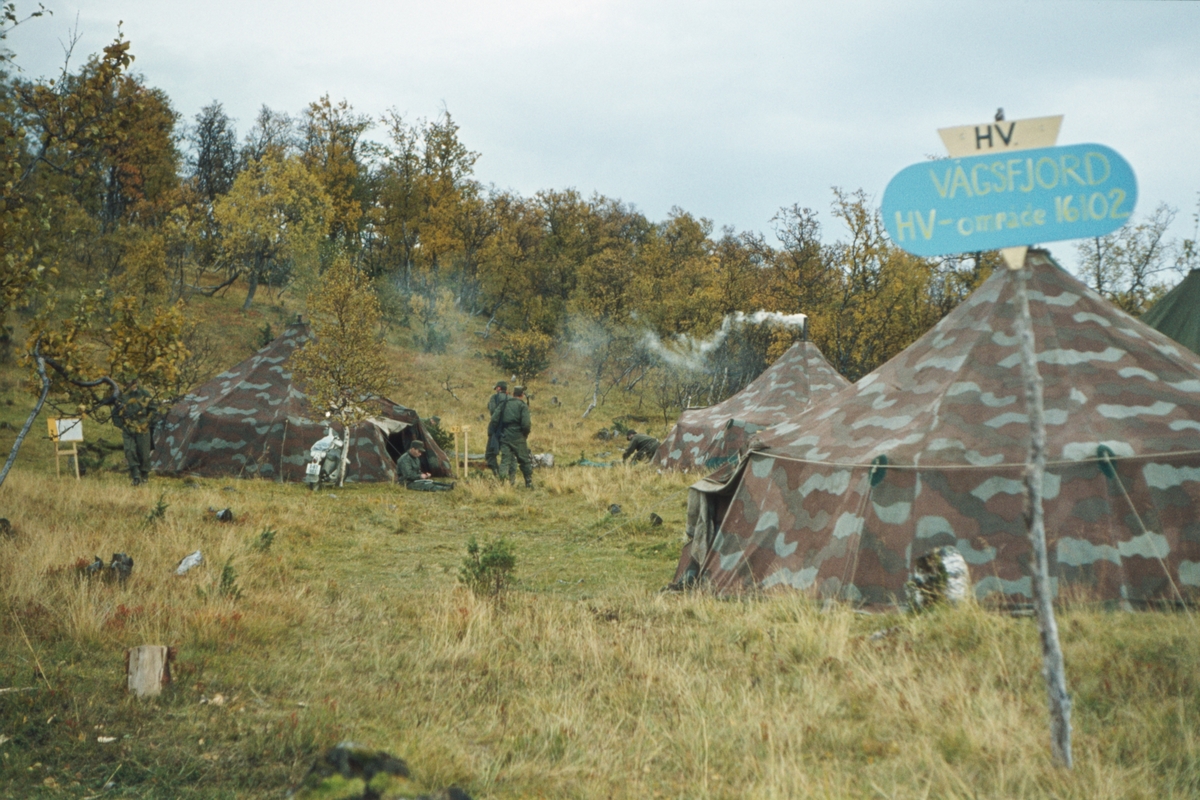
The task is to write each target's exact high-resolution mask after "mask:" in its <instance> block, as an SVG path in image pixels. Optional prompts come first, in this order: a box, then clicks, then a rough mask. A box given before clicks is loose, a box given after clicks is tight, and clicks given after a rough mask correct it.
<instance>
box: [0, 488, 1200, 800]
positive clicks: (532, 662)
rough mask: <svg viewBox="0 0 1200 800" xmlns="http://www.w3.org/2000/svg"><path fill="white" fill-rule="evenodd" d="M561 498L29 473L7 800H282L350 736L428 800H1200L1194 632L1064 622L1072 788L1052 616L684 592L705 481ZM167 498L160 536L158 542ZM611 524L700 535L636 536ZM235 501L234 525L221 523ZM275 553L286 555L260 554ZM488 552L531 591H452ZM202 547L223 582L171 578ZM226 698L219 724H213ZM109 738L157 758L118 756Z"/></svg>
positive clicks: (10, 544)
mask: <svg viewBox="0 0 1200 800" xmlns="http://www.w3.org/2000/svg"><path fill="white" fill-rule="evenodd" d="M541 482H542V483H543V484H544V485H545V486H548V487H553V488H542V489H538V490H535V491H534V492H526V491H525V490H523V489H514V488H510V487H507V486H497V485H495V484H492V483H490V482H482V481H481V482H477V483H471V484H468V485H467V486H465V487H464V491H460V492H456V493H452V494H450V495H427V494H418V493H405V492H402V491H397V490H395V489H393V488H390V487H354V488H349V489H347V490H342V491H334V492H328V493H326V492H323V493H320V494H315V495H314V494H312V493H310V492H307V491H305V490H304V489H301V488H300V487H297V486H280V485H277V484H271V483H263V482H222V481H200V482H198V484H196V485H194V486H188V485H185V484H183V483H182V482H175V481H165V480H156V481H155V482H154V484H153V485H152V487H151V488H150V490H149V491H147V490H145V489H133V488H130V487H126V486H124V485H123V484H122V483H121V482H120V481H118V480H116V479H109V478H99V479H95V480H93V481H88V482H84V483H83V484H79V485H77V484H75V483H74V482H73V481H66V480H64V481H62V482H58V481H55V480H54V479H53V478H50V477H43V476H38V475H31V474H27V473H21V472H18V473H15V474H14V475H13V476H12V477H11V478H10V481H9V483H8V484H6V485H5V487H4V488H3V490H2V494H0V497H2V498H3V502H4V506H5V508H6V509H7V510H8V511H7V513H8V514H9V516H10V518H11V519H13V520H14V522H15V523H16V525H17V528H18V536H17V537H16V538H15V539H13V540H6V541H3V542H0V560H2V562H3V563H4V564H5V565H6V569H5V571H4V573H3V576H2V577H0V598H2V602H3V607H2V609H0V610H2V612H3V621H2V623H0V631H2V634H0V635H2V638H0V648H2V652H3V654H4V658H3V663H4V665H5V666H4V669H3V673H2V675H0V677H2V678H3V684H4V686H15V687H18V688H31V689H32V690H31V691H27V692H21V693H10V694H5V695H0V709H3V711H4V714H3V715H2V717H0V719H2V720H3V722H2V723H0V724H2V726H3V727H2V728H0V733H3V734H4V735H5V736H6V737H8V738H9V741H7V742H6V743H5V744H4V745H0V752H2V753H3V755H2V756H0V758H2V759H3V764H4V770H5V771H4V774H3V778H0V792H2V793H5V794H6V796H13V797H20V796H26V795H27V793H29V792H32V791H34V790H35V789H38V790H44V789H45V781H46V780H47V779H51V780H52V781H53V782H54V784H55V785H57V786H58V787H59V789H60V791H61V792H63V793H65V795H64V796H67V795H75V796H85V795H89V794H92V793H94V792H95V790H96V789H98V788H99V786H100V785H102V784H103V782H104V780H106V779H107V777H108V774H109V773H111V772H112V771H113V770H115V769H116V768H117V766H118V765H120V766H121V769H120V771H119V773H118V780H117V783H118V785H119V787H120V788H121V791H123V792H124V793H125V796H132V797H176V796H197V797H218V796H238V797H259V796H261V797H278V796H280V795H281V794H282V789H283V787H285V786H286V785H288V784H290V783H293V782H295V781H297V780H298V779H299V778H300V777H301V776H302V775H303V773H304V771H305V770H306V768H307V766H308V764H309V763H311V761H312V759H313V758H315V757H316V755H317V754H318V753H319V752H320V751H321V749H322V748H323V747H325V746H328V745H330V744H332V743H334V742H336V741H338V740H340V739H343V738H353V739H355V740H359V741H363V742H367V743H369V744H371V745H373V746H377V747H381V748H385V749H388V750H390V751H392V752H395V753H397V754H400V755H402V756H404V757H405V758H407V759H408V760H409V761H410V763H411V764H412V765H413V767H414V769H415V772H416V774H417V777H418V779H419V781H420V782H422V783H424V784H426V785H429V786H435V785H445V784H449V783H458V784H460V785H463V786H465V787H467V788H468V789H469V790H470V791H471V792H472V793H473V794H474V795H476V796H479V797H496V798H506V797H580V798H592V797H597V798H598V797H656V796H658V797H680V798H683V797H687V798H691V797H713V798H718V797H729V798H734V797H764V798H785V797H788V798H790V797H810V796H811V797H830V798H836V797H920V796H929V797H996V798H1009V797H1046V796H1057V797H1078V798H1094V797H1112V798H1126V797H1163V796H1175V797H1188V796H1195V793H1196V792H1197V790H1198V788H1200V783H1198V781H1200V769H1198V768H1200V752H1198V751H1197V736H1196V733H1197V726H1198V724H1200V703H1198V698H1200V692H1198V690H1197V686H1196V678H1195V675H1196V666H1197V655H1198V653H1200V646H1198V645H1197V639H1196V636H1195V632H1196V631H1195V622H1194V620H1193V619H1192V618H1191V617H1189V616H1187V615H1179V614H1157V613H1149V614H1136V615H1128V614H1112V613H1103V612H1098V611H1094V610H1088V609H1071V610H1067V611H1066V612H1065V613H1064V615H1063V619H1062V627H1063V632H1064V645H1065V649H1066V653H1067V665H1068V671H1069V673H1068V674H1069V676H1070V679H1071V687H1072V691H1073V692H1074V695H1075V700H1076V716H1075V720H1076V739H1075V742H1076V757H1077V764H1078V766H1077V768H1076V769H1075V771H1074V772H1071V773H1067V772H1064V771H1062V770H1059V769H1057V768H1055V767H1054V766H1053V765H1052V764H1051V762H1050V758H1049V754H1048V735H1047V730H1046V714H1045V709H1044V702H1043V690H1042V682H1041V678H1040V675H1039V672H1038V669H1039V661H1038V658H1037V643H1036V631H1035V628H1034V626H1033V624H1032V623H1031V622H1030V621H1029V620H1017V619H1009V618H1006V617H1002V616H998V615H995V614H992V613H989V612H985V611H982V610H980V609H977V608H965V609H960V610H955V611H944V612H940V613H935V614H929V615H924V616H921V617H917V618H900V617H879V616H863V615H858V614H855V613H853V612H852V611H851V610H849V609H845V608H839V609H836V610H833V611H831V612H828V613H822V612H821V611H820V610H819V608H818V607H817V606H815V605H814V604H812V603H811V602H810V601H809V600H808V599H807V598H805V597H803V596H800V595H780V596H774V597H770V598H760V599H754V600H745V601H720V600H715V599H712V598H709V597H705V596H679V595H661V594H658V593H657V592H656V591H655V590H656V589H657V588H658V587H659V586H661V585H662V584H663V583H665V582H666V581H667V580H668V579H669V577H670V572H671V570H672V567H673V560H674V558H675V556H676V555H677V552H678V550H677V543H676V541H675V540H676V537H677V536H678V530H679V527H678V525H679V522H681V518H682V496H681V495H680V494H679V488H680V487H681V486H682V485H684V484H685V481H683V480H681V479H677V478H671V477H668V478H664V477H660V476H655V475H653V474H651V473H648V472H647V471H641V472H634V471H632V470H627V469H614V470H583V469H575V470H560V471H559V472H558V474H556V475H555V476H553V477H551V478H543V480H542V481H541ZM226 486H231V487H232V488H234V489H235V490H236V491H227V490H226V489H225V488H224V487H226ZM164 491H165V501H166V502H167V503H169V508H168V509H167V511H166V514H165V518H164V519H163V520H162V521H160V522H157V523H149V522H147V521H146V516H147V514H148V512H149V511H150V509H151V508H152V507H153V505H154V504H155V501H156V500H157V498H158V496H159V494H160V493H162V492H164ZM612 498H619V499H621V500H622V501H623V502H624V503H625V504H626V506H627V507H646V508H657V509H660V510H661V511H664V512H665V513H664V516H670V517H673V518H674V520H673V521H674V522H675V524H674V525H673V526H671V527H670V528H669V529H668V530H665V531H664V529H662V528H658V529H652V528H649V527H648V526H643V525H642V524H640V522H639V521H638V520H633V521H632V522H631V524H628V525H625V526H623V527H617V525H616V520H614V519H613V518H611V517H609V516H608V515H607V514H606V512H605V511H604V506H606V503H605V501H606V500H610V499H612ZM226 505H230V506H232V507H233V509H234V511H235V514H237V519H236V521H235V522H234V523H233V524H230V525H223V524H220V523H217V522H215V521H213V520H212V519H210V518H209V517H210V515H209V514H208V512H207V509H208V508H209V507H214V508H216V507H224V506H226ZM264 529H273V530H275V531H277V533H276V535H275V537H274V540H273V542H272V544H271V545H270V547H269V548H266V549H265V550H264V549H263V548H262V546H261V542H262V536H261V534H262V531H263V530H264ZM470 534H477V535H480V536H481V537H484V538H486V537H487V536H489V535H501V534H503V535H506V536H508V537H509V538H510V540H511V541H513V542H514V544H515V547H516V550H517V554H518V559H519V564H518V570H517V578H518V582H517V585H516V587H515V589H514V590H512V591H511V592H509V593H508V594H507V596H505V597H504V598H503V599H502V601H501V602H490V601H485V600H480V599H478V598H476V597H474V596H472V595H471V594H470V593H469V592H467V591H465V590H464V589H462V588H461V587H460V586H458V584H457V581H456V572H457V568H458V565H459V563H460V562H461V559H462V556H463V554H464V550H463V544H464V541H465V539H466V537H467V536H468V535H470ZM197 548H199V549H201V550H203V552H204V553H205V558H206V562H205V564H204V565H203V566H202V567H200V568H197V569H196V570H194V571H193V572H191V573H189V574H188V575H186V576H182V577H177V576H175V575H174V574H173V572H172V571H173V568H174V566H175V564H176V562H177V561H178V560H179V558H181V557H182V556H183V555H184V554H186V553H187V552H190V551H191V550H194V549H197ZM114 551H123V552H128V553H130V554H131V555H133V556H134V558H135V560H136V562H137V563H136V566H135V569H134V575H133V578H132V579H131V580H130V582H129V583H128V585H126V586H124V587H121V586H118V585H115V584H108V583H103V582H99V581H87V580H80V579H78V578H76V577H75V575H74V574H73V572H72V570H70V569H69V567H70V565H72V564H73V563H74V562H75V561H76V560H77V559H78V558H80V557H88V556H91V555H92V554H93V553H95V554H99V555H101V557H102V558H104V559H105V560H107V559H108V558H109V557H110V556H111V553H112V552H114ZM226 565H229V567H230V568H231V569H232V570H233V573H234V577H233V578H232V580H230V579H229V578H228V577H227V579H226V582H225V587H224V589H225V591H224V592H223V591H222V572H223V568H224V567H225V566H226ZM64 567H68V569H65V570H64V569H63V568H64ZM226 574H227V576H228V573H226ZM880 630H890V633H888V634H887V635H886V636H883V637H881V638H878V639H872V638H871V634H872V633H874V632H876V631H880ZM25 637H28V640H29V641H28V644H27V643H26V641H25ZM143 643H163V644H171V645H175V646H177V647H178V648H179V656H178V661H177V663H176V667H175V671H176V675H177V678H178V680H177V682H176V683H175V684H174V685H173V686H172V687H171V688H170V689H169V690H168V692H167V693H166V694H165V695H164V696H163V697H162V698H161V699H159V700H156V701H149V702H139V701H136V700H133V699H131V698H128V697H125V696H124V695H123V694H122V693H121V691H120V682H121V657H122V652H123V651H124V649H125V648H126V647H129V646H132V645H136V644H143ZM38 663H40V664H41V668H42V670H44V678H43V677H41V676H40V675H38V674H37V672H38V670H37V669H36V664H38ZM218 694H219V695H222V696H223V698H224V699H225V702H224V704H223V705H216V704H213V703H202V702H201V701H202V699H211V698H213V697H214V696H216V695H218ZM52 716H53V717H54V719H53V721H50V722H47V720H49V719H50V718H51V717H52ZM97 726H103V727H101V728H98V727H97ZM104 733H107V734H109V735H116V736H118V737H125V736H126V735H128V736H129V737H130V738H119V739H118V742H116V743H113V744H111V745H107V746H106V745H101V744H98V743H97V738H96V737H97V736H98V735H101V734H104ZM34 763H40V765H41V766H39V767H36V768H32V769H31V767H32V765H33V764H34ZM77 775H78V776H80V777H76V776H77ZM73 783H75V784H77V785H76V786H72V784H73Z"/></svg>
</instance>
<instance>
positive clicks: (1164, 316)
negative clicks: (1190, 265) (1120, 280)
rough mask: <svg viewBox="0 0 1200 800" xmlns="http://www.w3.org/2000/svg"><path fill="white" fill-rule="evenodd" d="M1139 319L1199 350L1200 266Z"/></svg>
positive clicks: (1196, 351) (1197, 351)
mask: <svg viewBox="0 0 1200 800" xmlns="http://www.w3.org/2000/svg"><path fill="white" fill-rule="evenodd" d="M1141 320H1142V322H1144V323H1146V324H1147V325H1149V326H1150V327H1151V328H1154V330H1156V331H1158V332H1160V333H1165V334H1166V335H1167V336H1170V337H1171V338H1172V339H1174V340H1175V341H1177V342H1179V343H1180V344H1181V345H1183V346H1184V347H1186V348H1188V349H1189V350H1191V351H1192V352H1193V353H1200V269H1194V270H1192V271H1191V272H1189V273H1188V274H1187V277H1186V278H1184V279H1183V280H1182V281H1180V282H1179V285H1178V286H1176V287H1175V288H1174V289H1172V290H1171V291H1169V292H1167V293H1166V294H1165V295H1163V297H1162V299H1161V300H1159V301H1158V302H1157V303H1155V304H1154V307H1153V308H1151V309H1150V310H1149V311H1147V312H1146V313H1145V314H1142V316H1141Z"/></svg>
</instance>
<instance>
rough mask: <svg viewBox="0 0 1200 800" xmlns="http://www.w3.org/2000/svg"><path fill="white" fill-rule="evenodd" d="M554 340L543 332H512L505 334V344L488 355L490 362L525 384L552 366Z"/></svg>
mask: <svg viewBox="0 0 1200 800" xmlns="http://www.w3.org/2000/svg"><path fill="white" fill-rule="evenodd" d="M553 349H554V340H553V339H551V338H550V337H549V336H547V335H546V334H544V333H542V332H541V331H512V332H510V333H507V334H505V336H504V344H502V345H501V346H500V349H499V350H496V351H494V352H492V353H489V354H488V360H489V361H491V362H492V363H493V364H495V365H496V366H497V367H499V368H500V369H502V370H504V371H505V372H511V373H512V374H513V375H516V376H517V380H518V381H519V382H521V383H525V382H526V381H528V380H529V379H530V378H532V377H534V376H536V375H538V374H539V373H541V372H543V371H545V369H546V368H547V367H548V366H550V351H551V350H553Z"/></svg>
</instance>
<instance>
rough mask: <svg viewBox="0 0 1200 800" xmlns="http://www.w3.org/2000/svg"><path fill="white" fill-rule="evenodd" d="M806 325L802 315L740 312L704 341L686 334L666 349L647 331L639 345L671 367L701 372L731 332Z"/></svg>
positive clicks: (665, 346)
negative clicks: (765, 325)
mask: <svg viewBox="0 0 1200 800" xmlns="http://www.w3.org/2000/svg"><path fill="white" fill-rule="evenodd" d="M807 321H808V316H807V315H805V314H781V313H779V312H778V311H761V310H760V311H755V312H754V313H753V314H746V313H744V312H742V311H735V312H733V313H732V314H727V315H726V316H725V319H723V320H721V327H720V328H718V329H717V330H716V331H715V332H713V334H712V335H711V336H709V337H708V338H707V339H700V340H697V339H694V338H692V337H691V336H688V335H686V334H680V335H678V336H676V337H674V340H673V341H672V343H671V344H669V345H668V344H665V343H664V342H663V341H662V340H661V339H659V338H658V336H656V335H655V334H654V332H653V331H647V332H646V335H645V337H643V339H642V344H643V345H644V346H645V347H646V349H647V350H649V351H650V352H652V353H654V354H655V355H657V356H658V357H659V358H661V359H662V360H663V361H666V362H667V363H668V364H670V365H671V366H673V367H681V368H683V369H689V370H696V371H703V370H704V368H705V364H706V362H707V361H708V356H709V354H710V353H712V352H713V351H714V350H716V349H717V348H718V347H720V346H721V345H722V344H724V342H725V339H726V338H728V336H729V334H730V333H731V332H732V331H733V329H734V328H738V327H741V326H743V325H762V324H764V323H768V324H774V325H780V326H782V327H785V328H800V329H803V328H804V324H805V323H806V322H807Z"/></svg>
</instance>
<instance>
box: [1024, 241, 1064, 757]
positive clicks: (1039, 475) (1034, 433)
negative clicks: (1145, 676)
mask: <svg viewBox="0 0 1200 800" xmlns="http://www.w3.org/2000/svg"><path fill="white" fill-rule="evenodd" d="M1039 255H1040V254H1039ZM1030 272H1031V270H1030V268H1029V257H1028V255H1027V254H1026V257H1025V263H1024V264H1023V265H1022V268H1021V269H1018V270H1015V271H1014V273H1013V278H1014V281H1013V286H1014V299H1015V300H1016V302H1017V331H1018V333H1017V335H1018V337H1019V339H1020V347H1021V375H1022V377H1023V378H1024V380H1025V407H1026V409H1027V411H1028V414H1029V429H1030V437H1029V457H1028V460H1027V461H1026V464H1025V494H1026V505H1025V522H1026V525H1027V529H1028V532H1029V541H1030V544H1031V545H1032V546H1033V565H1032V567H1033V576H1032V577H1033V602H1034V608H1035V609H1036V611H1037V621H1038V633H1039V634H1040V636H1041V641H1042V677H1043V678H1045V680H1046V691H1047V694H1048V695H1049V705H1050V746H1051V750H1052V751H1053V753H1054V758H1055V760H1056V761H1058V762H1059V763H1060V764H1061V765H1063V766H1064V767H1066V768H1067V769H1070V768H1071V697H1070V695H1068V694H1067V679H1066V675H1065V673H1064V668H1063V655H1062V647H1061V645H1060V644H1059V641H1058V623H1057V622H1056V621H1055V619H1054V598H1053V597H1052V596H1051V591H1050V566H1049V558H1048V556H1047V554H1046V523H1045V518H1044V516H1043V513H1042V479H1043V477H1044V475H1045V472H1046V420H1045V408H1044V406H1043V402H1042V376H1041V375H1040V374H1038V369H1037V348H1036V345H1035V342H1034V340H1033V318H1032V316H1031V315H1030V313H1029V294H1028V292H1027V291H1026V286H1025V283H1026V281H1027V279H1028V277H1029V275H1030Z"/></svg>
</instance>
